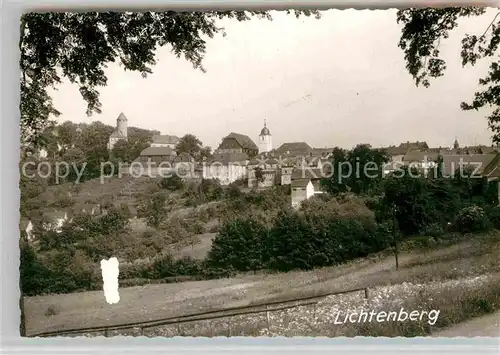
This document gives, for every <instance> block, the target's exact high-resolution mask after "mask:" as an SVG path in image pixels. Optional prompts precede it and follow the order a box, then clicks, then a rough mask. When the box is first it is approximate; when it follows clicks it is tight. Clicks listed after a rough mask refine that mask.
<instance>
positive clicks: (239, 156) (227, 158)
mask: <svg viewBox="0 0 500 355" xmlns="http://www.w3.org/2000/svg"><path fill="white" fill-rule="evenodd" d="M247 161H248V155H246V154H245V153H216V154H214V155H213V156H212V158H211V159H210V160H209V161H208V163H209V164H214V163H220V164H223V165H228V164H230V163H243V162H245V163H246V162H247Z"/></svg>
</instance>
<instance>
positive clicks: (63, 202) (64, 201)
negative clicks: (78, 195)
mask: <svg viewBox="0 0 500 355" xmlns="http://www.w3.org/2000/svg"><path fill="white" fill-rule="evenodd" d="M74 203H75V201H73V199H72V198H71V197H70V196H68V195H62V196H59V197H58V198H57V199H56V200H55V201H54V202H53V203H52V206H54V207H60V208H66V207H71V206H73V204H74Z"/></svg>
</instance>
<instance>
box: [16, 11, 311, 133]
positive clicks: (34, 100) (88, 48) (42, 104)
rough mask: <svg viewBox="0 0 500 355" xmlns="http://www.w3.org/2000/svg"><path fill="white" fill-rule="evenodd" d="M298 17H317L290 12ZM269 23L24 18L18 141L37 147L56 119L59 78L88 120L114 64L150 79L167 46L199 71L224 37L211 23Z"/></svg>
mask: <svg viewBox="0 0 500 355" xmlns="http://www.w3.org/2000/svg"><path fill="white" fill-rule="evenodd" d="M288 12H289V13H292V12H293V13H294V14H295V15H296V16H297V17H298V16H299V15H301V14H304V15H306V16H309V15H311V14H315V15H316V16H317V17H319V12H316V11H307V10H304V11H295V10H289V11H288ZM255 16H257V17H260V18H268V19H270V18H271V17H270V15H269V13H268V12H244V11H207V12H175V11H165V12H153V11H146V12H111V11H107V12H85V13H84V12H75V13H68V12H66V13H65V12H45V13H27V14H24V15H22V17H21V21H20V32H21V38H20V41H19V49H20V52H21V57H20V67H21V77H20V81H21V105H20V111H21V127H22V133H23V137H22V138H24V139H28V140H35V141H36V139H37V137H38V133H39V132H40V131H42V130H43V128H44V127H45V125H46V123H47V121H48V119H49V117H50V116H58V115H60V112H59V111H58V110H57V108H56V107H55V106H54V104H53V102H52V99H51V97H50V95H49V94H48V91H47V89H48V88H51V87H55V86H56V85H58V84H60V83H61V82H62V80H63V78H66V79H68V80H69V81H70V82H71V83H74V84H77V85H78V86H79V90H80V94H81V95H82V98H83V99H84V100H85V101H86V103H87V110H86V113H87V115H89V116H90V115H91V114H93V113H100V112H101V107H102V105H101V102H100V101H99V91H98V89H99V88H100V87H103V86H106V85H107V81H108V78H107V76H106V73H105V71H104V69H105V68H106V66H107V64H108V63H110V62H116V61H118V62H120V63H121V64H122V66H123V68H124V69H125V70H133V71H138V72H140V73H141V74H142V75H143V76H144V77H145V76H147V74H151V73H152V69H151V68H152V66H153V65H154V64H155V63H156V60H155V51H156V49H157V48H158V47H162V46H166V45H168V46H170V47H171V48H172V52H173V53H174V55H176V56H177V57H181V56H184V58H186V59H187V60H188V61H190V62H191V63H192V64H193V67H194V68H198V69H201V70H204V69H203V66H202V60H203V56H204V54H205V50H206V38H213V37H214V36H215V35H216V34H219V33H222V34H224V29H223V28H221V27H219V26H218V25H217V20H219V19H222V18H233V19H236V20H238V21H246V20H249V19H251V18H252V17H255Z"/></svg>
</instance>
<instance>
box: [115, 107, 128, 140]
mask: <svg viewBox="0 0 500 355" xmlns="http://www.w3.org/2000/svg"><path fill="white" fill-rule="evenodd" d="M116 132H117V133H118V134H119V135H120V136H121V137H123V138H127V117H125V115H124V114H123V112H121V113H120V115H119V116H118V118H117V119H116Z"/></svg>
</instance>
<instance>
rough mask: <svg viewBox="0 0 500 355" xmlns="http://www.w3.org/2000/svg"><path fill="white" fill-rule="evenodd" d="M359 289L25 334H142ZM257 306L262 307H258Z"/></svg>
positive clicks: (304, 303) (310, 302) (303, 303)
mask: <svg viewBox="0 0 500 355" xmlns="http://www.w3.org/2000/svg"><path fill="white" fill-rule="evenodd" d="M360 291H364V297H365V298H368V288H366V287H363V288H356V289H350V290H344V291H338V292H329V293H323V294H319V295H315V296H308V297H300V298H294V299H289V300H280V301H273V302H266V303H261V304H254V305H247V306H240V307H230V308H222V309H216V310H209V311H204V312H198V313H192V314H184V315H180V316H172V317H167V318H161V319H155V320H151V321H143V322H134V323H122V324H116V325H107V326H99V327H88V328H77V329H65V330H56V331H50V332H42V333H35V334H30V335H27V336H28V337H51V336H60V335H69V334H84V333H99V332H104V334H105V335H106V336H107V335H108V332H109V331H115V330H126V329H134V328H140V330H141V334H143V332H144V329H148V328H153V327H158V326H164V325H173V324H182V323H187V322H196V321H204V320H211V319H220V318H227V317H235V316H240V315H245V314H257V313H264V312H275V311H280V310H285V309H291V308H296V307H303V306H308V305H313V304H316V303H318V302H319V300H320V299H322V298H325V297H329V296H336V295H342V294H346V293H354V292H360ZM289 303H296V304H292V305H287V304H289ZM280 305H281V306H280ZM259 308H263V309H259ZM268 314H269V313H268Z"/></svg>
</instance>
